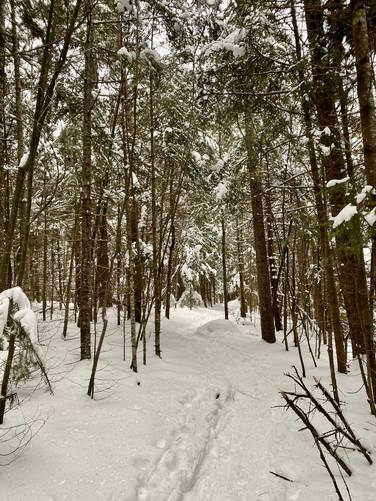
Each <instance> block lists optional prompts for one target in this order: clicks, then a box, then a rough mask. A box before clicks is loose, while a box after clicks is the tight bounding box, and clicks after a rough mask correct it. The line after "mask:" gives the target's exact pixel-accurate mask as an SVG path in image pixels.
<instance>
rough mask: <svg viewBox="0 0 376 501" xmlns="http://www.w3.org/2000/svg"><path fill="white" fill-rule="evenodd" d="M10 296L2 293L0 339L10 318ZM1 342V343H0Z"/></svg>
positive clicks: (0, 296) (0, 297)
mask: <svg viewBox="0 0 376 501" xmlns="http://www.w3.org/2000/svg"><path fill="white" fill-rule="evenodd" d="M8 308H9V298H8V297H6V296H2V295H1V294H0V340H1V339H2V337H3V331H4V327H5V326H6V323H7V320H8ZM0 344H1V343H0Z"/></svg>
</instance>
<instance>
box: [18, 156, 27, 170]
mask: <svg viewBox="0 0 376 501" xmlns="http://www.w3.org/2000/svg"><path fill="white" fill-rule="evenodd" d="M28 159H29V154H28V153H24V154H23V155H22V157H21V160H20V163H19V165H18V167H19V168H20V169H22V168H23V167H25V165H26V163H27V161H28Z"/></svg>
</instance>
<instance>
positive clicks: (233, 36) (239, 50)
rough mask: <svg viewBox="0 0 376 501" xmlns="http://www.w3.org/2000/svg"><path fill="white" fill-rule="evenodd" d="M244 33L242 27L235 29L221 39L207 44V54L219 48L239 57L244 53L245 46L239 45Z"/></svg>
mask: <svg viewBox="0 0 376 501" xmlns="http://www.w3.org/2000/svg"><path fill="white" fill-rule="evenodd" d="M244 35H245V31H244V30H243V29H236V30H234V31H232V32H231V33H230V34H229V35H227V36H226V37H225V38H224V39H223V40H217V41H215V42H212V43H210V44H208V46H207V48H206V51H205V52H206V54H207V55H209V54H211V53H212V52H216V51H219V50H227V51H229V52H232V54H233V56H234V57H241V56H244V54H245V47H244V46H243V45H240V43H241V42H242V40H243V38H244Z"/></svg>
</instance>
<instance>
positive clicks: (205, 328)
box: [196, 319, 240, 337]
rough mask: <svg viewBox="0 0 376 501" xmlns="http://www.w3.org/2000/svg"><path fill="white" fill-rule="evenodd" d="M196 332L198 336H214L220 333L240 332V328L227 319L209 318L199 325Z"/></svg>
mask: <svg viewBox="0 0 376 501" xmlns="http://www.w3.org/2000/svg"><path fill="white" fill-rule="evenodd" d="M196 334H198V335H199V336H207V337H216V336H218V335H220V334H240V329H239V327H238V326H237V325H235V324H234V323H232V322H230V321H229V320H224V319H218V320H210V322H206V324H204V325H201V326H200V327H199V328H198V329H197V330H196Z"/></svg>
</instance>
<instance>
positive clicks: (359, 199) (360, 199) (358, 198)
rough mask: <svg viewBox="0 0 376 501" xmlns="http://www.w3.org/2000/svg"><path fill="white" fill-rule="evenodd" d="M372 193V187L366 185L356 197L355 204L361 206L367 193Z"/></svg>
mask: <svg viewBox="0 0 376 501" xmlns="http://www.w3.org/2000/svg"><path fill="white" fill-rule="evenodd" d="M372 191H374V189H373V187H372V186H371V185H369V184H367V185H366V186H365V187H364V188H362V190H361V192H360V193H358V194H357V195H356V203H357V204H361V203H362V202H363V200H364V199H365V198H366V196H367V193H371V192H372Z"/></svg>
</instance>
